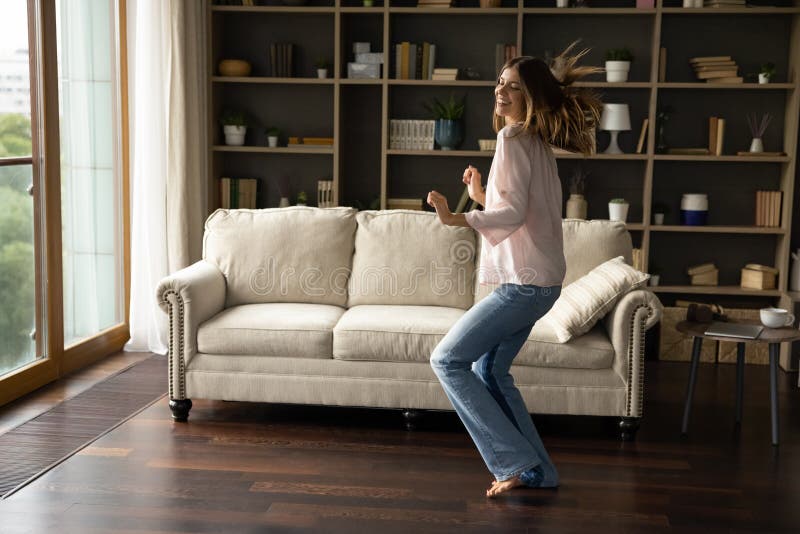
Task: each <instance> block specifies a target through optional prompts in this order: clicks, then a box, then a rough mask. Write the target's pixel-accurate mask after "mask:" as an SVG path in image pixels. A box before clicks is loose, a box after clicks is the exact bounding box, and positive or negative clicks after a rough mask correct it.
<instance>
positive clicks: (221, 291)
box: [156, 260, 225, 399]
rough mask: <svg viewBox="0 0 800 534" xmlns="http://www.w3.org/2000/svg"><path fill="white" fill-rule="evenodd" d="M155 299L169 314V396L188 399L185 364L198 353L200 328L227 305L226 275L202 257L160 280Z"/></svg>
mask: <svg viewBox="0 0 800 534" xmlns="http://www.w3.org/2000/svg"><path fill="white" fill-rule="evenodd" d="M156 300H157V302H158V305H159V307H160V308H161V309H162V310H164V313H166V314H167V315H168V316H169V342H168V353H167V358H168V362H169V398H170V399H185V398H186V382H185V370H186V364H187V363H188V362H189V360H191V359H192V357H193V356H194V355H195V354H196V353H197V329H198V327H199V326H200V324H201V323H203V322H204V321H207V320H208V319H210V318H211V317H213V316H214V315H216V314H218V313H219V312H221V311H222V310H223V309H224V308H225V277H224V276H223V275H222V272H221V271H220V270H219V269H218V268H217V267H216V266H214V265H212V264H211V263H208V262H207V261H203V260H201V261H198V262H197V263H194V264H192V265H190V266H189V267H186V268H185V269H181V270H180V271H177V272H175V273H173V274H171V275H169V276H167V277H166V278H164V279H163V280H161V282H160V283H159V284H158V289H156Z"/></svg>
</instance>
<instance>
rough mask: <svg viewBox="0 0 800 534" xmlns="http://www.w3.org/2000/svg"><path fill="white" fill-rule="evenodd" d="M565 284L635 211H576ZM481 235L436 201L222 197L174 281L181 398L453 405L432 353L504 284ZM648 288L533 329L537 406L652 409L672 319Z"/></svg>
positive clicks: (523, 375) (620, 239)
mask: <svg viewBox="0 0 800 534" xmlns="http://www.w3.org/2000/svg"><path fill="white" fill-rule="evenodd" d="M563 231H564V245H565V255H566V259H567V274H566V279H565V286H566V285H567V284H569V283H570V282H571V281H573V280H575V279H577V278H579V277H581V276H583V275H584V274H586V273H587V272H589V271H590V270H592V269H593V268H594V267H595V266H597V265H599V264H600V263H603V262H604V261H606V260H608V259H610V258H614V257H616V256H620V255H621V256H624V257H625V258H626V259H627V262H628V263H630V261H631V238H630V235H629V234H628V232H627V230H626V229H625V226H624V224H622V223H618V222H610V221H599V220H598V221H582V220H569V219H568V220H565V221H564V223H563ZM479 242H480V239H479V235H478V234H477V233H476V232H474V231H473V230H472V229H470V228H458V227H446V226H443V225H441V224H440V223H439V222H438V220H437V219H436V216H435V215H434V214H433V213H428V212H419V211H403V210H389V211H361V212H357V211H355V210H353V209H350V208H329V209H318V208H311V207H292V208H282V209H266V210H217V211H216V212H214V213H213V214H212V215H211V216H210V217H209V218H208V220H207V221H206V225H205V236H204V243H203V260H201V261H199V262H197V263H195V264H194V265H191V266H190V267H187V268H185V269H182V270H180V271H178V272H176V273H174V274H173V275H171V276H169V277H167V278H165V279H164V280H162V282H161V283H160V284H159V287H158V289H157V299H158V302H159V304H160V306H161V308H162V309H163V310H164V312H165V313H167V314H168V315H169V396H170V408H171V409H172V414H173V418H174V419H175V420H176V421H186V419H187V417H188V413H189V410H190V409H191V400H190V399H191V398H204V399H219V400H234V401H255V402H271V403H297V404H320V405H333V406H363V407H382V408H399V409H403V410H404V413H405V414H406V416H407V418H408V419H407V421H409V423H410V422H411V421H412V419H413V418H414V417H415V416H417V415H418V414H419V412H418V410H426V409H433V410H450V409H451V406H450V403H449V402H448V400H447V398H446V397H445V394H444V392H443V391H442V388H441V386H440V384H439V382H438V381H437V379H436V376H435V375H434V374H433V371H432V370H431V367H430V365H429V357H430V354H431V352H432V351H433V349H434V347H435V346H436V344H437V343H438V342H439V340H440V339H441V338H442V337H443V336H444V334H445V333H446V332H447V331H448V329H449V328H450V326H451V325H452V324H454V322H455V321H456V320H458V318H459V317H460V316H461V315H462V314H463V313H464V312H465V310H467V309H468V308H469V307H470V306H472V305H473V304H474V303H475V302H476V301H477V300H479V299H481V298H483V297H484V296H485V295H487V294H488V292H489V291H491V288H490V287H487V286H483V285H479V284H477V283H476V280H477V269H476V267H477V266H476V258H477V257H478V254H477V251H476V248H477V244H478V243H479ZM661 310H662V307H661V304H660V302H659V301H658V299H657V298H656V297H655V296H654V295H653V294H652V293H651V292H649V291H647V290H642V289H636V290H632V291H630V292H628V293H627V294H625V295H624V296H623V297H622V298H621V299H620V300H619V301H618V302H617V304H616V305H615V307H614V308H613V309H612V310H611V311H610V312H609V313H608V314H607V315H606V316H605V317H603V319H602V320H600V321H598V323H597V324H596V325H595V326H594V327H593V328H592V329H591V330H590V331H589V332H588V333H586V334H584V335H582V336H580V337H578V338H576V339H572V340H571V341H569V342H567V343H558V341H557V339H556V338H555V336H554V333H553V332H552V331H551V330H550V329H549V328H548V327H547V325H546V324H545V323H544V322H539V323H537V325H536V326H535V327H534V329H533V331H532V332H531V335H530V337H529V340H528V341H527V343H526V344H525V346H524V347H523V349H522V350H521V352H520V354H519V356H517V358H516V360H515V364H514V366H513V367H512V374H513V375H514V377H515V381H516V384H517V386H518V387H519V389H520V391H521V392H522V396H523V397H524V399H525V402H526V404H527V405H528V408H529V410H530V411H531V412H533V413H548V414H581V415H597V416H618V417H620V418H622V419H621V423H620V424H621V429H622V437H623V439H632V438H633V437H634V435H635V432H636V429H637V428H638V422H639V418H641V416H642V391H643V383H644V375H643V372H644V362H643V359H644V333H645V330H647V329H648V328H650V327H651V326H652V325H654V324H655V323H656V322H657V321H658V319H659V318H660V316H661Z"/></svg>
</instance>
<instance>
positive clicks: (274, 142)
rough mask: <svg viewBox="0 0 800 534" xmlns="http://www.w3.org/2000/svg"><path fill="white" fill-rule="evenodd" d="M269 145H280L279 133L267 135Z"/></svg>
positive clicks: (271, 146)
mask: <svg viewBox="0 0 800 534" xmlns="http://www.w3.org/2000/svg"><path fill="white" fill-rule="evenodd" d="M267 145H268V146H269V147H270V148H275V147H276V146H278V136H277V135H268V136H267Z"/></svg>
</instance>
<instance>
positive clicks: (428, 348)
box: [333, 304, 464, 363]
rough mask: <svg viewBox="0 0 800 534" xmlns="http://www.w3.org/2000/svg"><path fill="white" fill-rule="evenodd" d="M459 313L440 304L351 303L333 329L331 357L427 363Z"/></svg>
mask: <svg viewBox="0 0 800 534" xmlns="http://www.w3.org/2000/svg"><path fill="white" fill-rule="evenodd" d="M462 315H464V310H462V309H460V308H448V307H444V306H400V305H372V304H365V305H362V306H354V307H352V308H350V309H348V310H347V311H346V312H345V313H344V315H342V318H341V319H340V320H339V323H338V324H337V325H336V327H335V328H334V329H333V357H334V358H336V359H339V360H372V361H392V362H409V361H413V362H426V363H427V362H428V361H430V357H431V353H432V352H433V349H434V348H436V345H437V344H438V343H439V341H441V339H442V338H443V337H444V335H445V334H446V333H447V331H448V330H450V327H451V326H453V324H455V322H456V321H457V320H458V319H459V318H460V317H461V316H462Z"/></svg>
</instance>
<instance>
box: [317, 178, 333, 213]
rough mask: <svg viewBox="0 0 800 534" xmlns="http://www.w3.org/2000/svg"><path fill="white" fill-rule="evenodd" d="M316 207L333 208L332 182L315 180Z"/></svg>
mask: <svg viewBox="0 0 800 534" xmlns="http://www.w3.org/2000/svg"><path fill="white" fill-rule="evenodd" d="M317 207H318V208H331V207H333V180H317Z"/></svg>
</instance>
